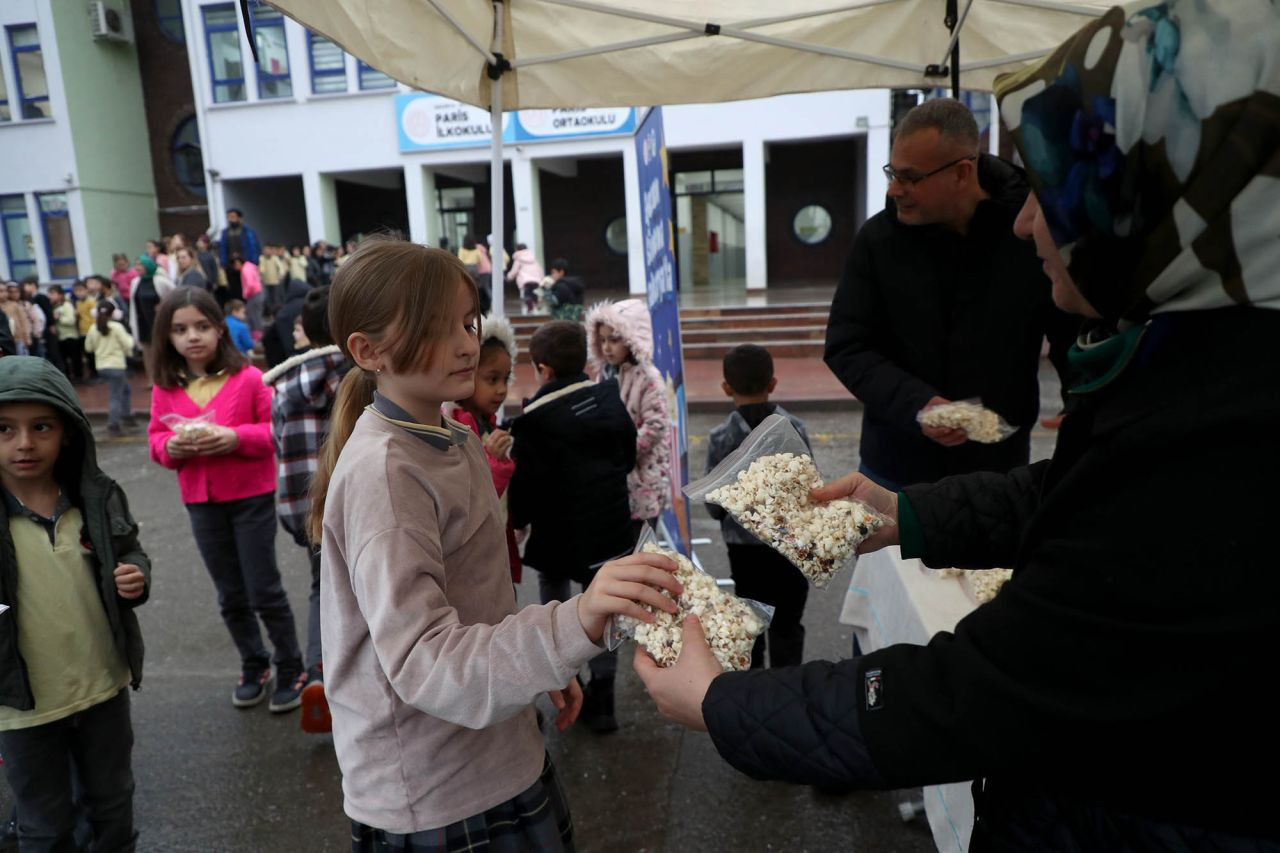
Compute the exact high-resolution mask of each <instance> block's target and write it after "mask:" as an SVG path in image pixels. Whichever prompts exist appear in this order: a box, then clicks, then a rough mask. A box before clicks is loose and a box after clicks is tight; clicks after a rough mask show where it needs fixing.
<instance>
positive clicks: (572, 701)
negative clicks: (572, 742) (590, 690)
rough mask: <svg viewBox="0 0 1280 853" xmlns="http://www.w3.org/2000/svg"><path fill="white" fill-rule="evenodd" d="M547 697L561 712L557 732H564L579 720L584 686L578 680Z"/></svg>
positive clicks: (557, 719)
mask: <svg viewBox="0 0 1280 853" xmlns="http://www.w3.org/2000/svg"><path fill="white" fill-rule="evenodd" d="M547 696H548V698H550V699H551V704H552V705H555V706H556V710H557V711H558V712H559V713H558V714H556V730H557V731H564V730H565V729H567V728H569V726H571V725H573V721H574V720H576V719H578V712H579V711H581V710H582V685H581V684H579V683H578V679H577V678H574V679H573V680H572V681H570V682H569V686H568V687H566V688H565V689H564V690H552V691H551V692H550V693H548V694H547Z"/></svg>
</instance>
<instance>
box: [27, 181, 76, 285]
mask: <svg viewBox="0 0 1280 853" xmlns="http://www.w3.org/2000/svg"><path fill="white" fill-rule="evenodd" d="M37 198H38V199H39V200H40V220H41V223H42V224H43V225H44V246H45V251H46V252H48V253H49V275H50V277H51V278H55V279H56V278H75V277H76V276H77V275H78V274H79V271H78V269H77V268H76V246H75V241H74V240H72V239H71V217H70V216H69V215H67V194H66V193H45V194H43V195H39V196H37Z"/></svg>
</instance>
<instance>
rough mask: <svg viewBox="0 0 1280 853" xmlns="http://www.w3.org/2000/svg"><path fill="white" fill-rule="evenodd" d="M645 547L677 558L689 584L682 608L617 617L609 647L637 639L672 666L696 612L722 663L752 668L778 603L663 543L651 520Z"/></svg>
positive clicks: (641, 546) (679, 574)
mask: <svg viewBox="0 0 1280 853" xmlns="http://www.w3.org/2000/svg"><path fill="white" fill-rule="evenodd" d="M641 552H648V553H651V554H662V555H663V556H665V557H670V558H671V559H672V560H675V562H676V565H677V566H678V568H677V569H676V580H678V581H679V582H680V585H681V586H682V587H684V592H683V594H681V596H680V597H679V598H678V599H676V605H677V607H678V608H679V612H677V613H674V614H672V613H667V612H666V611H665V610H658V611H653V610H650V612H652V613H653V614H654V616H655V617H656V619H655V620H654V621H653V622H652V623H649V622H641V621H639V620H637V619H632V618H631V617H629V616H616V617H614V618H613V619H612V620H611V622H610V624H609V627H608V630H606V632H605V636H606V638H607V644H608V647H609V651H613V650H614V649H616V648H618V646H620V645H622V641H623V640H635V641H636V642H637V643H639V644H640V645H641V646H643V647H644V650H645V651H646V652H648V653H649V656H650V657H652V658H653V659H654V660H655V661H656V662H657V664H658V666H661V667H668V666H671V665H672V664H674V663H675V662H676V661H677V660H678V659H679V658H680V650H681V648H683V638H684V633H683V632H684V620H685V618H686V617H688V615H689V614H690V613H692V614H695V615H696V616H697V617H698V619H699V621H701V622H702V631H703V633H704V634H705V635H706V638H707V645H708V646H710V647H711V652H712V653H713V654H714V655H715V656H716V660H717V661H719V662H720V666H722V667H724V668H725V669H726V670H730V671H737V670H744V669H750V668H751V649H752V648H753V647H754V646H755V644H756V638H757V637H759V636H760V635H761V634H763V633H764V631H765V629H766V628H768V627H769V623H770V622H771V621H772V620H773V608H772V607H770V606H768V605H767V604H761V603H760V602H758V601H751V600H750V599H747V598H738V597H737V596H735V595H730V594H729V593H727V592H725V591H724V590H722V589H721V588H720V586H719V585H718V584H717V583H716V579H715V578H714V577H713V576H711V575H709V574H707V573H706V572H704V571H702V570H701V569H699V568H698V567H696V566H695V565H694V564H693V563H692V562H690V561H689V560H688V558H686V557H685V556H684V555H683V554H679V553H676V552H675V551H669V550H667V549H666V548H663V547H661V546H660V545H659V544H658V537H657V534H655V533H654V532H653V528H652V527H649V526H648V525H646V526H645V528H644V531H643V532H642V533H641V534H640V541H639V542H637V543H636V549H635V553H637V554H638V553H641ZM664 594H666V593H664ZM668 597H669V596H668ZM646 609H649V608H646Z"/></svg>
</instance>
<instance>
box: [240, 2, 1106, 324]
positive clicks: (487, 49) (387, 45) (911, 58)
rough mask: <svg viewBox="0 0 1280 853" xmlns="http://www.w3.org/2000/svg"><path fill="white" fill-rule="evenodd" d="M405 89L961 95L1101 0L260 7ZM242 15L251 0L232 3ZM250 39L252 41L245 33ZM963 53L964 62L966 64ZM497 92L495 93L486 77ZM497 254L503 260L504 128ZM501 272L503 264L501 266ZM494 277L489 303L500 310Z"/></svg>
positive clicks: (496, 152)
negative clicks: (944, 89) (940, 90)
mask: <svg viewBox="0 0 1280 853" xmlns="http://www.w3.org/2000/svg"><path fill="white" fill-rule="evenodd" d="M268 2H269V3H270V5H272V6H274V7H276V8H278V9H279V10H280V11H282V12H283V13H285V14H286V15H288V16H289V17H291V18H293V19H294V20H296V21H298V22H299V23H301V24H302V25H304V26H306V27H307V28H308V29H310V30H312V31H314V32H316V33H318V34H320V35H323V36H324V37H326V38H328V39H330V40H332V41H334V42H336V43H337V44H339V45H341V46H342V48H343V49H345V50H346V51H347V52H349V53H351V54H353V55H355V56H356V57H358V58H359V59H361V60H362V61H364V62H365V63H367V64H369V65H371V66H373V67H375V68H377V69H378V70H379V71H382V72H384V73H385V74H388V75H390V76H391V77H394V78H395V79H397V80H399V81H400V82H402V83H404V84H406V85H408V86H411V87H413V88H415V89H421V90H423V91H427V92H433V93H435V94H438V95H442V96H444V97H447V98H452V99H454V100H458V101H462V102H464V103H468V104H472V105H475V106H479V107H487V108H489V109H490V111H491V114H492V115H493V116H500V115H501V114H502V112H503V110H507V109H511V110H518V109H525V108H574V107H598V106H649V105H658V104H681V103H711V102H719V101H733V100H741V99H746V98H763V97H768V96H771V95H780V94H787V93H794V92H814V91H825V90H832V89H855V88H929V89H931V88H935V87H938V86H944V85H946V84H948V83H951V84H952V86H953V87H954V88H958V86H959V81H960V74H961V72H963V83H964V86H965V87H966V88H969V89H990V88H991V84H992V82H993V81H994V79H995V78H996V76H997V75H999V74H1002V73H1004V72H1007V71H1013V70H1016V69H1018V68H1021V67H1023V66H1024V65H1025V64H1026V63H1028V62H1030V61H1033V60H1035V59H1038V58H1039V57H1041V56H1044V55H1045V54H1047V53H1048V52H1050V51H1051V50H1053V48H1055V47H1056V46H1057V45H1058V44H1060V43H1061V42H1062V41H1063V40H1064V39H1066V37H1067V36H1069V35H1070V34H1071V33H1073V32H1074V31H1076V30H1077V29H1079V28H1080V27H1081V26H1083V25H1084V24H1085V23H1086V22H1087V21H1088V20H1089V18H1091V17H1095V16H1100V15H1101V14H1102V13H1103V12H1104V11H1105V10H1106V9H1107V8H1108V7H1110V6H1113V5H1116V4H1115V3H1114V2H1107V0H845V2H840V0H788V2H787V3H786V4H785V5H784V6H783V7H784V8H785V9H786V12H785V13H784V14H778V9H779V8H780V4H778V3H777V2H775V0H488V2H486V0H268ZM241 6H242V8H243V9H244V10H245V11H246V19H249V20H251V16H250V15H249V14H248V12H249V11H250V10H249V0H241ZM249 42H250V45H253V44H254V39H253V38H252V37H251V38H250V39H249ZM961 49H963V56H964V60H963V66H961V64H960V56H961ZM498 80H500V81H501V85H498V86H495V85H493V84H494V82H495V81H498ZM492 125H493V151H492V163H491V169H492V173H491V174H492V176H491V179H490V186H491V191H492V223H491V231H492V233H493V242H494V245H493V247H492V254H493V256H494V258H495V259H497V258H501V257H502V252H503V245H502V243H503V232H504V223H503V195H502V192H503V181H502V165H503V152H502V122H501V121H499V120H497V119H495V120H494V121H493V122H492ZM497 267H498V268H499V269H501V263H498V264H497ZM501 287H502V279H501V275H500V274H499V275H497V276H495V294H494V300H493V305H494V310H495V311H498V312H501V311H502V297H501Z"/></svg>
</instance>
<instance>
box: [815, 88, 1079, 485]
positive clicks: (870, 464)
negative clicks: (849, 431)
mask: <svg viewBox="0 0 1280 853" xmlns="http://www.w3.org/2000/svg"><path fill="white" fill-rule="evenodd" d="M884 172H885V176H886V177H887V178H888V179H889V193H888V195H889V199H888V202H887V204H886V207H885V209H884V210H883V211H881V212H880V213H877V214H876V215H875V216H872V217H871V218H870V219H868V220H867V222H866V224H864V225H863V226H862V228H861V230H859V232H858V235H857V237H856V238H855V239H854V244H853V251H852V253H851V255H850V257H849V260H848V263H847V264H846V266H845V270H844V276H843V277H842V279H841V281H840V285H839V287H838V288H837V290H836V295H835V299H834V300H833V301H832V304H831V316H830V319H829V320H828V323H827V339H826V355H825V359H826V362H827V365H828V366H829V367H830V368H831V370H832V372H833V373H835V375H836V376H837V377H838V378H839V379H840V381H841V382H843V383H844V385H845V387H846V388H848V389H849V391H850V392H852V393H853V395H854V396H855V397H857V398H858V399H859V400H860V401H862V403H863V405H864V406H865V410H864V413H863V420H862V441H861V459H862V463H861V468H860V470H861V471H862V473H863V474H865V475H866V476H868V477H870V478H871V479H873V480H875V481H876V482H877V483H880V484H881V485H882V486H884V487H885V488H889V489H893V490H898V489H900V488H901V487H903V486H906V485H910V484H913V483H921V482H933V481H935V480H938V479H940V478H942V477H945V476H948V475H951V474H961V473H967V472H970V471H982V470H989V471H1007V470H1009V469H1010V468H1013V467H1015V466H1017V465H1023V464H1026V463H1027V461H1028V457H1029V455H1030V438H1031V426H1032V424H1033V423H1034V422H1035V418H1036V414H1037V412H1038V410H1039V407H1040V395H1039V383H1038V381H1037V378H1038V372H1039V365H1040V347H1041V342H1042V339H1043V338H1044V336H1045V335H1046V334H1048V335H1049V336H1050V339H1051V343H1052V344H1053V345H1054V346H1053V349H1054V351H1055V352H1056V351H1057V350H1058V349H1059V347H1060V348H1061V349H1062V350H1063V351H1064V352H1065V349H1066V347H1067V346H1068V345H1069V344H1070V342H1071V339H1072V336H1073V334H1074V329H1075V323H1074V321H1073V320H1071V319H1070V318H1069V317H1068V316H1067V315H1065V314H1063V313H1062V312H1060V311H1058V310H1057V309H1056V308H1054V306H1053V302H1052V300H1051V298H1050V285H1049V280H1048V279H1047V278H1046V277H1045V274H1044V271H1043V270H1042V268H1041V262H1040V260H1039V259H1038V258H1037V257H1036V254H1035V250H1034V247H1033V246H1031V245H1030V244H1029V243H1027V242H1025V241H1022V240H1019V239H1017V238H1016V237H1015V236H1014V234H1013V220H1014V218H1015V216H1016V215H1017V213H1018V210H1019V209H1020V208H1021V207H1022V203H1023V201H1024V200H1025V199H1026V196H1027V191H1028V189H1029V187H1028V185H1027V182H1026V179H1025V177H1024V176H1023V173H1022V171H1021V170H1020V169H1018V168H1017V167H1015V166H1013V165H1012V164H1010V163H1006V162H1005V161H1003V160H1001V159H999V158H998V157H993V156H991V155H989V154H983V153H980V151H979V137H978V125H977V122H976V121H975V120H974V118H973V114H972V113H970V112H969V110H968V108H967V107H965V106H964V105H963V104H961V103H960V102H959V101H955V100H951V99H949V98H939V99H935V100H930V101H926V102H924V103H923V104H920V105H919V106H917V107H915V108H914V109H912V110H911V111H910V112H909V113H907V114H906V116H904V117H903V118H902V120H901V121H900V122H899V123H898V127H897V128H896V131H895V136H894V141H893V148H892V151H891V154H890V161H889V164H888V165H886V166H885V167H884ZM970 398H979V399H981V400H982V402H983V404H984V405H986V406H987V407H988V408H990V409H993V410H995V411H996V412H997V413H999V414H1000V416H1001V417H1003V418H1004V419H1005V420H1006V421H1007V422H1008V423H1009V424H1011V425H1013V426H1016V427H1018V431H1017V432H1016V433H1015V434H1014V435H1013V436H1012V437H1011V438H1008V439H1006V440H1005V441H1002V442H1000V443H998V444H978V443H976V442H972V441H969V440H968V438H967V436H966V434H965V433H964V431H963V430H959V429H944V428H935V427H923V426H921V425H920V423H919V422H918V421H917V415H918V414H919V413H920V412H921V411H922V410H923V409H926V408H929V407H931V406H935V405H938V404H940V403H944V402H948V401H951V400H964V399H970Z"/></svg>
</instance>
